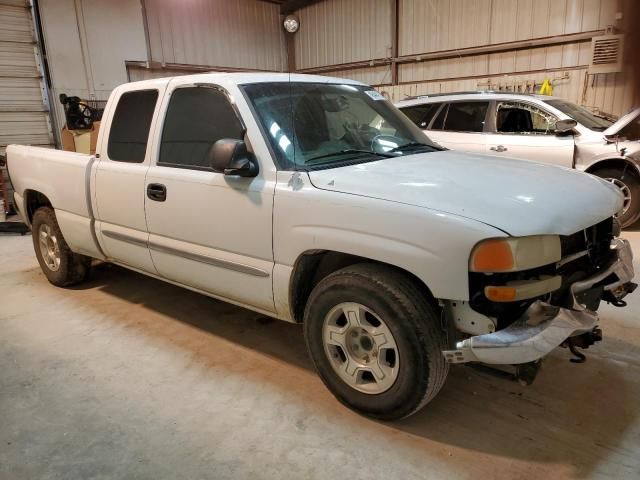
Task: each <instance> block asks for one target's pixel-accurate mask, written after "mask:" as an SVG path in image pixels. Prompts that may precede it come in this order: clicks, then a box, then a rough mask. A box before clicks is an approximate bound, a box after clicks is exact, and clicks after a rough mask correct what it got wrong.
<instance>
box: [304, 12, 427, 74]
mask: <svg viewBox="0 0 640 480" xmlns="http://www.w3.org/2000/svg"><path fill="white" fill-rule="evenodd" d="M298 16H299V17H300V30H299V31H298V32H297V33H296V34H295V37H294V41H295V50H296V68H298V69H303V68H311V67H317V66H322V65H335V64H342V63H348V62H355V61H360V60H368V59H371V58H386V57H389V56H390V54H391V1H390V0H324V1H322V2H319V3H316V4H314V5H311V6H309V7H306V8H303V9H301V10H300V11H299V12H298ZM422 28H424V26H423V27H422Z"/></svg>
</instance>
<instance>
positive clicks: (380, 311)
mask: <svg viewBox="0 0 640 480" xmlns="http://www.w3.org/2000/svg"><path fill="white" fill-rule="evenodd" d="M304 333H305V339H306V342H307V349H308V351H309V354H310V356H311V358H312V359H313V362H314V364H315V366H316V369H317V371H318V374H319V375H320V378H321V379H322V381H323V382H324V383H325V385H326V386H327V388H329V390H330V391H331V392H332V393H333V394H334V395H335V396H336V398H337V399H338V400H339V401H340V402H342V403H343V404H344V405H346V406H347V407H349V408H351V409H353V410H355V411H357V412H359V413H361V414H364V415H367V416H369V417H373V418H377V419H380V420H397V419H400V418H404V417H407V416H409V415H411V414H413V413H415V412H417V411H418V410H419V409H420V408H422V407H423V406H424V405H426V404H427V403H428V402H429V401H430V400H431V399H432V398H433V397H435V395H436V394H437V393H438V391H439V390H440V389H441V388H442V385H443V384H444V381H445V378H446V376H447V373H448V370H449V365H448V364H447V363H446V362H445V360H444V357H443V355H442V350H443V349H444V348H445V343H446V336H445V333H444V331H443V329H442V327H441V322H440V316H439V315H438V314H437V313H436V309H435V308H434V306H433V304H432V302H431V301H430V300H429V299H428V297H427V294H426V292H424V291H422V290H421V289H419V288H418V286H417V285H416V283H415V282H414V281H412V279H410V278H409V277H408V276H406V275H404V274H403V273H402V272H400V271H397V270H394V269H392V268H389V267H386V266H382V265H376V264H359V265H354V266H350V267H346V268H343V269H342V270H338V271H337V272H335V273H333V274H331V275H329V276H327V277H326V278H324V279H323V280H321V281H320V283H318V285H317V286H316V287H315V288H314V289H313V292H312V293H311V296H310V298H309V301H308V303H307V307H306V310H305V315H304Z"/></svg>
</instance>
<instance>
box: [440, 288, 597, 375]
mask: <svg viewBox="0 0 640 480" xmlns="http://www.w3.org/2000/svg"><path fill="white" fill-rule="evenodd" d="M597 323H598V315H597V314H596V313H595V312H592V311H590V310H581V311H576V310H569V309H567V308H560V307H554V306H553V305H549V304H547V303H544V302H542V301H540V300H537V301H536V302H534V303H533V304H531V306H530V307H529V308H528V309H527V311H526V312H525V313H524V315H522V317H520V318H519V319H518V320H516V321H515V322H513V323H512V324H511V325H509V326H508V327H507V328H503V329H502V330H499V331H497V332H494V333H488V334H486V335H477V336H475V337H470V338H467V339H465V340H463V341H461V342H458V344H457V345H456V346H457V350H446V351H444V352H443V354H444V357H445V359H446V360H447V361H448V362H449V363H467V362H482V363H488V364H495V365H515V364H518V363H527V362H533V361H534V360H538V359H539V358H542V357H544V356H545V355H547V354H548V353H549V352H551V350H553V349H554V348H556V347H557V346H558V345H560V344H561V343H562V342H564V341H565V340H566V339H567V338H569V337H571V336H573V335H580V334H582V333H585V332H588V331H590V330H592V329H593V328H595V326H596V325H597Z"/></svg>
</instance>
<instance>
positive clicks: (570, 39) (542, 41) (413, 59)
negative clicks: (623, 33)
mask: <svg viewBox="0 0 640 480" xmlns="http://www.w3.org/2000/svg"><path fill="white" fill-rule="evenodd" d="M603 34H604V30H591V31H589V32H580V33H571V34H568V35H557V36H553V37H541V38H534V39H531V40H518V41H515V42H505V43H496V44H493V45H482V46H480V47H469V48H460V49H456V50H441V51H439V52H425V53H414V54H411V55H403V56H398V57H392V58H376V59H373V60H365V61H359V62H350V63H341V64H334V65H325V66H321V67H311V68H303V69H299V70H297V72H299V73H327V72H335V71H338V70H353V69H359V68H369V67H377V66H380V65H393V64H405V63H419V62H426V61H430V60H443V59H447V58H459V57H468V56H472V55H484V54H488V53H502V52H512V51H517V50H526V49H530V48H537V47H549V46H553V45H564V44H567V43H576V42H584V41H589V40H591V39H592V38H593V37H595V36H598V35H603Z"/></svg>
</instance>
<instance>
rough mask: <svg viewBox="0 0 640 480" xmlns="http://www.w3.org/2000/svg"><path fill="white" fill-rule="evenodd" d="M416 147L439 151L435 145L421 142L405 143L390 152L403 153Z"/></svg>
mask: <svg viewBox="0 0 640 480" xmlns="http://www.w3.org/2000/svg"><path fill="white" fill-rule="evenodd" d="M414 147H427V148H430V149H431V150H438V148H437V147H434V146H433V145H428V144H426V143H420V142H409V143H404V144H402V145H398V146H397V147H394V148H392V149H391V150H389V152H387V153H390V152H399V151H402V150H403V149H405V148H414Z"/></svg>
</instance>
